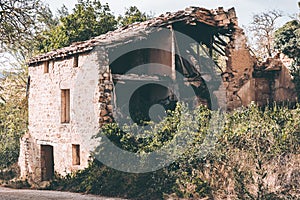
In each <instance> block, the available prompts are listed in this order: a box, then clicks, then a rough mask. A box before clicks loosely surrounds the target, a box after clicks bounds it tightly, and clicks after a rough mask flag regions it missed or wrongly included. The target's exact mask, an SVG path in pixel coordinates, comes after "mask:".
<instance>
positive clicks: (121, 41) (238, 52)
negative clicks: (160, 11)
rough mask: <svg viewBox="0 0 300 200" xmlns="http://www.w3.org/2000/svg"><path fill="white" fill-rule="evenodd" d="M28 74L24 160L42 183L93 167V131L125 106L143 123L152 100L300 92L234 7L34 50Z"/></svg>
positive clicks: (229, 100)
mask: <svg viewBox="0 0 300 200" xmlns="http://www.w3.org/2000/svg"><path fill="white" fill-rule="evenodd" d="M211 57H212V58H213V59H211ZM141 66H142V67H141ZM29 75H30V82H29V83H28V86H29V131H28V133H27V134H26V135H25V136H24V137H23V138H22V140H21V152H20V159H19V164H20V167H21V176H22V177H23V178H26V177H27V178H30V180H32V181H37V182H40V181H44V180H49V179H51V177H52V176H53V174H54V172H55V171H56V172H57V173H59V174H62V175H65V174H66V173H69V172H71V171H74V170H78V169H83V168H85V167H86V166H87V164H88V160H89V156H90V151H92V150H93V149H94V147H95V146H96V145H97V142H96V141H95V140H92V139H91V138H92V136H94V135H95V134H96V133H97V132H98V131H99V128H100V127H101V125H102V124H103V123H107V122H112V121H113V120H114V118H117V117H118V116H121V115H122V113H123V114H124V113H126V108H125V109H124V105H125V107H129V113H128V115H130V116H131V118H132V119H133V121H135V122H137V123H139V122H140V121H141V120H148V119H149V114H148V112H149V109H150V107H151V106H152V105H155V104H160V105H162V106H163V107H164V108H165V109H171V110H172V109H174V107H175V106H174V105H175V104H176V102H177V101H178V100H180V99H184V100H185V99H187V101H188V102H190V103H191V104H193V105H194V106H195V105H197V104H199V103H203V104H206V105H207V106H209V107H210V108H212V109H214V108H218V107H221V108H225V109H227V110H232V109H234V108H237V107H240V106H247V105H248V104H250V103H251V102H252V101H254V102H256V103H257V104H259V105H265V104H267V103H268V102H273V101H279V102H284V101H290V102H294V101H295V100H296V99H295V98H296V97H295V92H294V85H293V83H292V82H291V76H290V74H289V71H288V69H287V68H286V67H285V66H284V65H283V64H282V63H281V61H280V60H279V59H278V58H276V57H275V58H269V59H268V60H266V61H265V62H264V63H259V62H258V61H257V59H256V58H255V57H254V56H253V55H252V54H251V52H250V51H249V49H248V47H247V44H246V37H245V35H244V32H243V30H242V29H241V28H240V27H239V26H238V22H237V17H236V13H235V10H234V9H233V8H231V9H229V10H228V11H225V10H223V8H218V9H216V10H207V9H204V8H198V7H190V8H187V9H185V10H182V11H178V12H175V13H166V14H164V15H161V16H159V17H156V18H154V19H151V20H148V21H146V22H142V23H135V24H132V25H129V26H126V27H122V28H119V29H118V30H116V31H113V32H108V33H107V34H104V35H100V36H98V37H95V38H92V39H90V40H88V41H83V42H77V43H74V44H72V45H71V46H69V47H65V48H62V49H58V50H54V51H51V52H48V53H46V54H43V55H39V56H37V57H34V58H32V59H31V60H30V61H29ZM165 82H167V86H168V85H169V86H170V88H169V87H167V86H166V84H165V85H163V86H162V85H161V84H163V83H165ZM135 83H138V84H140V85H141V83H147V84H144V85H143V86H142V87H139V88H138V87H136V86H135V85H134V84H135ZM116 85H119V86H118V87H116ZM128 88H129V89H130V88H131V89H132V88H134V89H132V91H129V89H128ZM188 88H192V91H193V95H186V93H185V92H186V91H187V90H188ZM127 89H128V90H127ZM124 91H125V92H124ZM122 92H123V93H122ZM120 95H121V97H120ZM126 95H127V96H126ZM126 99H127V100H126ZM128 99H130V102H129V104H128ZM137 113H138V114H137ZM128 115H127V117H128ZM125 117H126V116H125Z"/></svg>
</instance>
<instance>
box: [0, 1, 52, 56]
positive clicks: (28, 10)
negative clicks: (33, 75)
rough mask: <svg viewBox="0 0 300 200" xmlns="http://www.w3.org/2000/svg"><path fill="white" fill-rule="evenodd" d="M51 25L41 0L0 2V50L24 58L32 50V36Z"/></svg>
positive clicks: (48, 13) (47, 8) (50, 17)
mask: <svg viewBox="0 0 300 200" xmlns="http://www.w3.org/2000/svg"><path fill="white" fill-rule="evenodd" d="M51 23H53V22H52V13H51V11H50V9H49V7H48V6H45V5H44V4H43V3H42V2H41V0H27V1H23V0H1V1H0V43H1V48H2V49H3V48H5V50H6V51H12V52H16V51H17V52H18V54H19V55H20V54H22V56H23V57H25V56H26V54H28V53H29V51H30V50H31V49H32V41H34V36H35V35H36V34H37V33H39V32H41V31H42V30H43V29H44V27H45V26H47V25H49V24H51Z"/></svg>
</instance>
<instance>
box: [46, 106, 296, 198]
mask: <svg viewBox="0 0 300 200" xmlns="http://www.w3.org/2000/svg"><path fill="white" fill-rule="evenodd" d="M183 111H187V110H186V109H185V107H184V106H179V107H177V109H176V111H174V112H173V113H171V114H170V115H169V116H168V117H166V119H165V120H164V121H162V122H161V123H159V124H157V125H155V126H153V127H152V128H151V129H150V130H147V131H146V134H147V135H148V136H152V137H151V139H149V140H141V138H140V139H137V138H136V137H134V134H133V132H128V131H129V130H135V129H136V125H134V124H133V125H130V126H126V127H124V128H125V129H126V130H127V132H124V131H121V129H120V127H118V126H117V125H116V124H107V125H105V126H104V127H103V129H102V130H103V131H102V132H101V133H99V135H98V136H99V137H102V136H103V134H104V135H106V136H107V137H108V138H110V139H111V141H112V142H114V143H115V144H116V145H117V146H119V147H121V148H123V149H126V150H127V151H132V152H143V154H142V155H143V156H147V153H146V152H152V151H155V150H157V149H159V148H161V147H162V146H163V145H168V143H170V142H171V141H172V139H174V138H177V139H178V138H180V135H181V134H186V133H184V132H181V131H180V127H181V126H184V127H189V131H190V132H189V133H190V134H192V138H193V140H192V141H191V143H188V144H189V145H187V144H186V143H185V142H182V143H181V141H177V142H178V145H177V146H176V147H177V148H178V149H179V146H180V145H181V144H182V145H184V146H183V147H184V150H185V151H183V152H181V153H182V155H181V156H180V157H179V159H177V160H175V161H174V162H173V163H172V164H171V165H169V166H167V167H165V168H163V169H160V170H158V171H155V172H151V173H140V174H131V173H125V172H120V171H117V170H114V169H111V168H109V167H107V166H105V165H103V164H102V163H101V160H100V161H98V160H96V159H94V160H93V161H91V162H90V166H89V167H88V168H87V169H85V170H82V171H79V172H77V173H74V174H70V175H68V176H67V177H64V178H63V177H58V179H57V180H55V181H53V182H52V183H51V186H50V187H49V188H51V189H61V190H70V191H75V192H88V193H93V194H101V195H105V196H118V197H126V198H134V199H161V198H164V197H167V196H170V195H171V196H177V197H182V198H193V199H195V198H204V197H209V198H222V197H228V196H230V197H232V198H234V199H287V198H295V197H296V194H299V189H300V188H299V184H298V183H297V180H299V176H300V174H299V171H298V167H297V165H299V153H300V152H299V150H300V148H299V147H300V146H299V145H300V122H299V120H297V119H299V118H300V107H299V106H298V107H297V108H296V109H294V110H289V109H288V108H284V107H277V106H274V107H272V108H266V109H265V110H262V109H260V108H258V107H257V106H255V105H252V106H250V107H249V108H243V109H240V110H236V111H234V112H231V113H224V116H223V117H222V118H220V119H222V120H223V121H219V125H220V127H219V128H218V129H215V128H214V131H215V133H217V134H215V135H214V137H211V136H210V134H209V131H210V130H211V129H210V124H211V123H213V124H214V127H215V122H214V121H213V120H212V117H213V116H214V114H215V113H216V111H210V110H208V109H207V108H205V107H203V106H201V107H199V108H198V109H197V110H195V111H187V112H188V113H185V114H183ZM182 115H184V116H182ZM221 122H223V123H221ZM209 136H210V139H211V140H213V138H214V141H215V143H213V144H214V148H212V149H210V150H209V151H208V152H207V153H205V154H201V153H203V150H205V149H202V152H201V151H199V150H200V149H201V146H202V145H203V143H205V142H209V141H206V139H205V138H207V137H209ZM98 150H99V151H103V149H98ZM98 150H96V152H97V151H98ZM178 153H179V152H178V151H176V150H174V149H173V151H172V149H171V150H170V151H169V154H170V156H174V155H175V154H176V155H177V154H178ZM288 177H290V178H288Z"/></svg>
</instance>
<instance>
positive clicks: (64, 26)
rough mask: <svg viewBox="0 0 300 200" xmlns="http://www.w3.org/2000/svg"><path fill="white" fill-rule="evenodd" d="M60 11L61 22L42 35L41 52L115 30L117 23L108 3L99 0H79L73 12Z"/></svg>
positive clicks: (39, 47)
mask: <svg viewBox="0 0 300 200" xmlns="http://www.w3.org/2000/svg"><path fill="white" fill-rule="evenodd" d="M60 13H61V17H60V19H59V24H58V25H57V26H54V27H52V28H50V30H48V31H45V32H44V33H43V34H42V35H41V42H40V44H38V46H37V50H38V51H39V52H48V51H50V50H53V49H57V48H61V47H65V46H68V45H70V44H72V43H73V42H77V41H84V40H88V39H90V38H91V37H95V36H98V35H100V34H103V33H106V32H108V31H112V30H115V29H116V25H117V21H116V19H115V17H114V15H113V14H112V13H111V11H110V8H109V6H108V4H105V5H102V4H101V3H100V1H99V0H94V1H90V0H79V1H78V4H76V6H75V8H74V9H73V12H72V13H71V14H68V11H67V10H66V8H63V9H62V10H61V11H60Z"/></svg>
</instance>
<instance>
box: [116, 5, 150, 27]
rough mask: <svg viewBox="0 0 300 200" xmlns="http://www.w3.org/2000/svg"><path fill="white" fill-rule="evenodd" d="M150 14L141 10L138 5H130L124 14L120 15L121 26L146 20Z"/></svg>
mask: <svg viewBox="0 0 300 200" xmlns="http://www.w3.org/2000/svg"><path fill="white" fill-rule="evenodd" d="M149 17H150V16H148V15H146V13H143V12H141V11H140V10H139V9H138V8H137V7H136V6H131V7H129V8H128V9H127V10H126V12H125V15H124V16H119V17H118V22H119V25H120V26H127V25H129V24H132V23H134V22H143V21H146V20H147V19H148V18H149Z"/></svg>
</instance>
